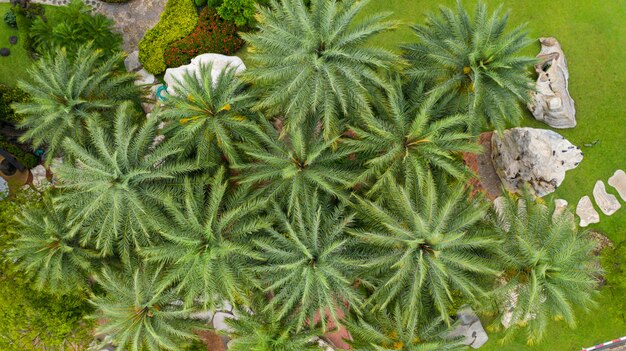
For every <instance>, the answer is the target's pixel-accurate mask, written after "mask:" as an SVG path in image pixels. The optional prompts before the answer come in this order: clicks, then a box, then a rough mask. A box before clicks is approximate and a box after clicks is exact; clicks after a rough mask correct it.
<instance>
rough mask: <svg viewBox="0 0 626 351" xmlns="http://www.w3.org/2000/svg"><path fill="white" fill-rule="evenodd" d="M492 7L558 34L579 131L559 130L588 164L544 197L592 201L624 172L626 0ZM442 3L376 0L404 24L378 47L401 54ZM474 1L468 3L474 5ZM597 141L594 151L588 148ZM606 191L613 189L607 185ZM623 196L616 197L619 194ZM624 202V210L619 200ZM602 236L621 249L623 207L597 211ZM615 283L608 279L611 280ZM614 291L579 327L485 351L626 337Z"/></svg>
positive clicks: (374, 7) (515, 0)
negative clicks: (600, 184) (600, 185)
mask: <svg viewBox="0 0 626 351" xmlns="http://www.w3.org/2000/svg"><path fill="white" fill-rule="evenodd" d="M486 2H487V3H488V4H489V7H490V9H494V8H495V7H497V6H498V5H499V4H502V6H503V8H504V9H505V10H506V9H510V10H511V12H510V13H511V18H510V23H511V25H517V24H520V23H523V22H527V23H528V29H529V32H530V36H531V37H532V38H539V37H541V36H554V37H556V38H557V39H558V40H559V41H560V42H561V45H562V47H563V50H564V51H565V54H566V56H567V60H568V63H569V70H570V93H571V94H572V96H573V98H574V100H575V103H576V110H577V113H576V118H577V120H578V126H577V127H576V128H574V129H568V130H557V132H558V133H560V134H562V135H563V136H565V137H566V138H567V139H568V140H570V141H571V142H572V143H573V144H575V145H578V146H580V147H581V148H582V150H583V152H584V153H585V157H584V160H583V161H582V163H581V164H580V165H579V166H578V168H576V169H574V170H572V171H569V172H567V175H566V177H565V181H564V182H563V184H561V186H560V187H559V189H558V190H557V192H556V193H555V194H554V195H552V196H549V197H547V199H548V200H551V199H552V198H563V199H565V200H567V201H568V202H569V204H570V208H571V209H572V210H574V209H575V206H576V204H577V203H578V200H579V199H580V198H581V197H582V196H584V195H589V196H590V197H592V191H593V187H594V184H595V182H596V180H603V181H604V182H605V183H606V181H607V180H608V178H609V177H610V176H611V175H612V174H613V172H614V171H615V170H617V169H620V168H621V169H626V152H624V151H623V148H624V144H625V142H626V128H625V127H624V126H626V103H625V101H626V89H625V87H626V74H625V72H626V60H625V59H624V57H626V45H624V38H626V27H624V26H623V24H624V23H626V0H613V1H605V2H601V3H599V2H595V1H589V0H568V1H548V2H546V1H540V0H527V1H520V0H502V1H496V0H488V1H486ZM439 4H443V5H445V6H453V5H454V1H452V0H437V1H433V0H372V1H371V2H370V4H369V5H368V7H367V8H366V14H365V15H374V14H378V13H380V12H385V11H390V12H393V15H392V16H391V18H392V19H394V20H399V21H401V23H402V24H401V26H400V28H399V29H398V30H396V31H394V32H392V33H387V34H384V35H381V36H380V37H378V38H376V39H375V40H374V41H373V43H374V44H377V45H380V46H382V47H385V48H388V49H391V50H394V51H397V50H398V47H399V45H401V44H403V43H408V42H412V41H414V40H415V38H414V36H413V34H412V33H411V30H410V28H409V27H408V25H409V24H412V23H417V22H422V21H423V18H424V16H423V15H424V13H426V12H428V11H435V10H436V9H437V7H438V5H439ZM474 4H475V1H465V5H466V6H473V5H474ZM539 48H540V46H539V44H538V42H537V44H536V45H533V46H532V47H530V48H528V50H527V51H526V54H528V55H532V56H534V55H536V54H537V53H538V52H539ZM524 125H526V126H530V127H535V128H548V127H547V125H545V124H543V123H540V122H537V121H534V120H532V117H531V116H530V114H529V115H528V118H527V119H526V121H525V122H524ZM594 140H599V143H598V144H597V145H595V146H593V147H584V146H583V145H584V144H585V143H590V142H592V141H594ZM607 190H608V191H609V192H613V193H614V194H616V192H614V191H612V190H613V189H612V188H611V187H609V186H608V185H607ZM618 198H619V196H618ZM622 205H624V204H623V203H622ZM590 228H591V229H596V230H599V231H602V232H604V233H605V234H606V235H608V236H609V238H610V239H611V240H612V241H613V242H614V243H615V244H618V243H620V242H623V241H625V240H626V206H624V207H623V208H622V209H621V210H620V211H618V212H617V213H615V214H614V215H613V216H611V217H608V216H605V215H604V214H602V213H600V223H599V224H596V225H592V226H590ZM609 283H610V282H609ZM613 294H614V291H612V290H611V289H608V288H605V289H603V290H602V291H601V293H600V296H599V298H598V302H599V306H598V308H596V309H595V310H593V311H592V312H591V313H590V314H583V313H579V320H578V327H577V328H576V329H574V330H572V329H569V328H568V327H567V326H565V325H564V324H563V323H557V322H555V323H552V325H551V326H550V327H549V330H548V331H547V334H546V338H545V339H544V341H543V342H542V343H541V344H539V345H535V346H534V347H530V346H528V345H526V342H525V339H524V335H523V334H520V335H519V336H518V337H517V338H516V339H515V340H514V341H512V342H511V343H508V344H505V345H500V344H499V343H497V341H496V339H497V337H498V336H497V335H496V334H493V333H491V334H490V337H491V339H490V341H489V342H488V343H487V344H486V345H485V347H483V348H481V349H482V350H494V351H495V350H497V351H514V350H515V351H518V350H554V351H556V350H559V351H561V350H580V349H581V348H583V347H588V346H592V345H594V344H596V343H599V342H603V341H608V340H611V339H614V338H617V337H621V336H624V335H626V320H625V319H624V316H623V315H624V311H620V310H618V308H617V307H615V306H614V302H615V301H616V300H617V299H623V298H626V297H624V296H613Z"/></svg>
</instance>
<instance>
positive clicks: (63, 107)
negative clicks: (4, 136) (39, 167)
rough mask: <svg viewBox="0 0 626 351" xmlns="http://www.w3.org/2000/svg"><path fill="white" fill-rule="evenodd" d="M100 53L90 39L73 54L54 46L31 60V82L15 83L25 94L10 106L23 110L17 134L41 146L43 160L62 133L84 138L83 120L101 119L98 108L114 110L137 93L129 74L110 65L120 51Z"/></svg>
mask: <svg viewBox="0 0 626 351" xmlns="http://www.w3.org/2000/svg"><path fill="white" fill-rule="evenodd" d="M103 57H104V54H103V53H102V51H100V50H94V49H92V47H91V46H90V45H85V46H82V47H80V48H79V49H78V52H77V53H76V55H75V56H69V55H68V53H67V52H66V50H65V49H58V50H57V51H55V52H54V53H53V54H50V55H49V56H46V57H44V58H43V59H41V60H39V61H37V62H36V63H35V64H34V65H33V67H32V68H31V69H30V71H29V73H30V77H31V79H32V81H31V82H20V83H19V86H20V88H21V89H23V90H24V91H25V92H27V93H28V94H29V95H30V101H29V102H24V103H16V104H14V108H15V110H16V112H17V113H19V114H23V115H24V120H23V122H22V123H21V124H20V125H19V127H20V128H23V129H26V131H25V132H24V134H23V135H22V137H21V140H22V141H29V142H31V143H32V145H33V147H34V148H38V147H42V146H45V147H47V156H46V162H47V163H49V162H50V161H52V159H53V158H54V157H56V156H57V153H58V152H59V151H60V149H61V146H62V142H63V140H64V139H65V138H66V137H71V138H72V139H74V140H75V141H76V142H80V143H82V142H83V141H84V134H85V128H86V127H87V121H90V120H93V121H99V122H100V123H101V124H103V125H107V124H108V121H107V119H106V118H103V117H102V116H101V115H100V114H105V115H106V114H107V113H110V112H111V111H114V109H115V108H116V107H117V106H118V105H119V101H124V100H133V99H137V97H138V96H140V90H139V88H138V87H137V86H136V85H135V84H134V81H135V75H134V74H131V73H126V72H124V73H120V72H118V71H117V69H116V68H117V67H119V65H121V64H122V61H123V56H122V54H121V53H119V54H114V55H111V56H110V57H109V58H108V59H106V60H105V59H104V58H103Z"/></svg>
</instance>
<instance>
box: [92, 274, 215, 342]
mask: <svg viewBox="0 0 626 351" xmlns="http://www.w3.org/2000/svg"><path fill="white" fill-rule="evenodd" d="M160 272H161V270H160V269H158V268H157V269H147V268H145V269H144V268H138V269H136V270H135V271H134V272H130V273H129V275H131V276H132V278H131V279H129V278H128V276H127V275H120V274H115V273H113V272H110V271H108V270H105V271H103V272H102V273H101V274H100V275H99V276H98V281H99V283H100V284H101V285H102V287H103V288H104V290H105V295H102V296H97V297H95V298H94V299H93V300H92V302H93V304H94V305H95V306H96V307H97V308H98V314H97V315H96V317H97V318H98V319H102V320H104V321H105V324H103V325H102V326H101V327H100V328H98V333H100V334H106V335H111V337H112V338H113V341H114V343H115V344H116V346H117V348H116V350H118V351H121V350H130V351H144V350H148V351H161V350H171V351H182V350H185V348H184V347H183V345H185V344H186V343H188V342H190V341H192V340H196V339H197V336H196V335H195V334H194V333H193V331H195V330H202V329H206V325H204V323H201V322H199V321H196V320H193V319H191V318H190V315H191V313H192V311H191V310H189V309H185V308H184V307H182V306H181V304H179V303H177V301H176V298H177V297H176V294H174V293H173V292H172V291H171V290H167V291H161V290H160V289H159V284H158V283H159V280H160V276H159V274H160Z"/></svg>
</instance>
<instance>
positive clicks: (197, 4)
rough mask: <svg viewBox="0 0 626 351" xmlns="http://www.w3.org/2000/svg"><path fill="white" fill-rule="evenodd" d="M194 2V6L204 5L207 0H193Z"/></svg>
mask: <svg viewBox="0 0 626 351" xmlns="http://www.w3.org/2000/svg"><path fill="white" fill-rule="evenodd" d="M194 2H195V3H196V6H198V7H200V6H204V5H206V4H207V0H194Z"/></svg>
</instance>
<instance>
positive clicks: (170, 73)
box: [163, 54, 246, 94]
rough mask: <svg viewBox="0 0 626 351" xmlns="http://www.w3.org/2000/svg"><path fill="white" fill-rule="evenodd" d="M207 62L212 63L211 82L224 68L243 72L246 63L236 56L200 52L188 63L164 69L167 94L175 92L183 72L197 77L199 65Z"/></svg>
mask: <svg viewBox="0 0 626 351" xmlns="http://www.w3.org/2000/svg"><path fill="white" fill-rule="evenodd" d="M208 64H212V65H213V66H212V67H211V76H212V77H213V82H215V81H216V80H217V77H218V76H219V75H220V73H221V72H222V71H223V70H225V69H226V68H234V69H235V72H237V73H240V72H243V71H244V70H245V69H246V65H244V63H243V61H242V60H241V59H240V58H239V57H237V56H226V55H220V54H202V55H199V56H196V57H194V58H193V59H192V60H191V63H190V64H188V65H184V66H180V67H177V68H168V69H167V70H166V71H165V76H164V77H163V80H164V81H165V83H166V85H167V92H168V94H176V87H177V86H178V82H182V81H183V80H184V77H185V74H190V75H196V77H197V76H198V71H199V68H200V66H201V65H208Z"/></svg>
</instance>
